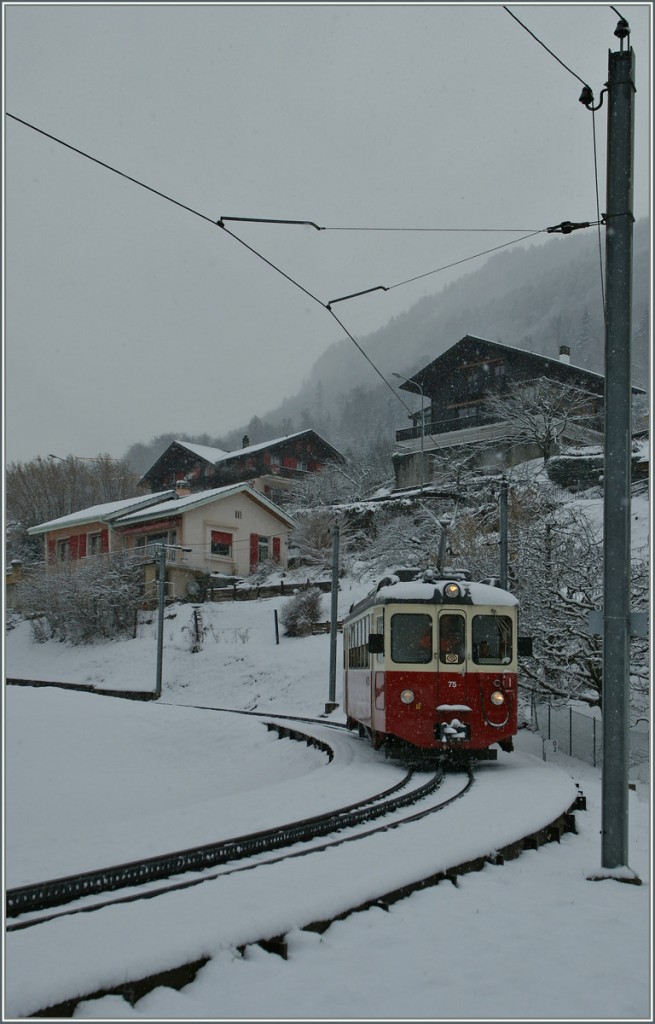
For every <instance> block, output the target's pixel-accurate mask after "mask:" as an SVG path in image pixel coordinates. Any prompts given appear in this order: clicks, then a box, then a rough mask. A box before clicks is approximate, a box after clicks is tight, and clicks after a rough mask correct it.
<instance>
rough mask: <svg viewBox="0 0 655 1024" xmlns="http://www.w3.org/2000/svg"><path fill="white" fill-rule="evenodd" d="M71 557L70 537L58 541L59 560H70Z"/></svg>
mask: <svg viewBox="0 0 655 1024" xmlns="http://www.w3.org/2000/svg"><path fill="white" fill-rule="evenodd" d="M70 558H71V542H70V538H68V537H67V538H66V540H58V541H57V561H58V562H70Z"/></svg>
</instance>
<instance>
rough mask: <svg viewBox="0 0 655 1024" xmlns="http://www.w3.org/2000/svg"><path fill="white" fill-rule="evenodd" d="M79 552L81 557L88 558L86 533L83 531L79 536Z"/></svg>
mask: <svg viewBox="0 0 655 1024" xmlns="http://www.w3.org/2000/svg"><path fill="white" fill-rule="evenodd" d="M78 540H79V545H78V552H79V557H80V558H86V534H85V533H81V534H80V536H79V538H78Z"/></svg>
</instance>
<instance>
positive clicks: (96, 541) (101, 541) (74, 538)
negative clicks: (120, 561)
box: [27, 490, 176, 568]
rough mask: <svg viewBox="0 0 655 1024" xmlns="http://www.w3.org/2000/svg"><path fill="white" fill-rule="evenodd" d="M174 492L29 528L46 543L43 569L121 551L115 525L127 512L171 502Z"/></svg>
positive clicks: (101, 507) (125, 501) (93, 508)
mask: <svg viewBox="0 0 655 1024" xmlns="http://www.w3.org/2000/svg"><path fill="white" fill-rule="evenodd" d="M175 496H176V495H175V491H174V490H169V491H163V492H161V493H160V494H146V495H141V497H138V498H123V499H121V500H120V501H110V502H106V503H104V504H102V505H92V506H90V507H89V508H83V509H80V510H79V511H77V512H72V513H70V514H69V515H67V516H60V517H59V518H57V519H51V520H49V521H48V522H47V523H40V524H39V525H38V526H32V527H30V529H29V530H28V531H27V532H28V534H30V535H31V536H42V537H43V538H44V541H45V560H46V567H47V568H52V567H53V566H55V565H57V564H61V563H66V562H77V561H79V560H81V559H84V558H90V557H91V556H92V555H103V554H106V553H108V552H112V551H117V550H120V549H121V548H122V541H121V539H120V535H119V534H118V532H117V531H116V530H115V529H114V524H115V523H116V521H117V520H118V519H120V517H121V516H123V515H125V514H126V513H127V512H134V511H136V510H138V509H144V508H147V507H148V506H149V505H156V504H159V503H161V502H162V501H166V500H168V499H170V498H174V497H175Z"/></svg>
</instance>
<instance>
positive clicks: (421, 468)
mask: <svg viewBox="0 0 655 1024" xmlns="http://www.w3.org/2000/svg"><path fill="white" fill-rule="evenodd" d="M391 376H392V377H398V378H400V380H404V381H407V383H408V384H413V385H414V387H415V388H418V389H419V391H420V392H421V465H420V474H419V480H420V485H421V494H423V472H424V470H423V456H424V449H425V411H424V407H423V402H424V399H425V395H424V394H423V388H422V387H421V385H420V384H419V383H418V381H415V380H410V379H409V377H404V376H403V374H402V373H392V374H391Z"/></svg>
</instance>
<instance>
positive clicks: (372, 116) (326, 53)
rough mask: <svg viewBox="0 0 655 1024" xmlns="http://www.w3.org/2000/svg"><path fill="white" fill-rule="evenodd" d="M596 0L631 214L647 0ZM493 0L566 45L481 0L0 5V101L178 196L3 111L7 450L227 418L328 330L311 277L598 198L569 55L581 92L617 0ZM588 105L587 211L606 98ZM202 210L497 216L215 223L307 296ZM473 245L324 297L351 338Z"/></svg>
mask: <svg viewBox="0 0 655 1024" xmlns="http://www.w3.org/2000/svg"><path fill="white" fill-rule="evenodd" d="M617 9H618V10H619V11H620V12H621V14H622V15H623V16H624V17H626V18H627V19H628V21H629V23H630V27H631V30H632V32H631V44H632V46H633V48H634V50H635V53H636V68H637V96H636V102H635V111H636V115H635V116H636V147H635V206H634V212H635V216H636V217H637V218H639V217H643V216H646V215H647V214H648V199H649V193H650V160H649V153H650V137H649V131H650V128H649V126H650V111H649V104H650V94H651V82H650V72H651V57H652V54H651V27H650V15H651V4H649V3H648V4H633V3H628V4H625V3H624V4H618V5H617ZM510 10H511V11H512V12H513V13H514V14H515V15H516V16H517V17H518V18H520V19H521V21H522V22H524V24H525V25H526V26H527V27H528V28H529V29H530V30H531V31H532V32H533V33H534V34H535V35H536V36H538V37H539V39H541V40H542V42H543V43H544V44H545V45H546V46H548V47H549V49H550V50H552V51H553V53H554V54H555V55H556V57H558V58H559V60H560V61H562V62H563V63H564V64H565V65H567V68H568V69H569V70H567V68H565V67H563V66H562V64H560V63H558V61H557V60H556V59H555V57H554V56H552V55H551V54H549V53H548V52H547V51H546V50H545V49H544V48H543V47H542V46H540V45H539V44H538V43H537V42H536V41H535V40H534V39H533V38H532V37H531V36H530V35H529V34H528V32H526V31H525V29H524V28H522V27H521V25H519V24H518V23H517V22H516V21H515V20H514V18H512V17H511V16H510V15H509V14H508V13H507V11H505V10H504V9H503V7H502V6H501V5H499V4H482V5H474V4H463V5H442V4H421V5H413V4H400V5H383V4H369V5H357V4H347V5H333V4H298V5H296V4H293V5H278V4H266V5H264V6H261V5H255V4H244V5H223V4H207V5H193V6H192V5H185V4H181V5H170V6H169V5H164V4H161V5H160V4H151V5H138V4H128V5H122V6H121V5H112V4H105V5H100V4H89V5H84V4H75V5H68V6H66V5H59V4H54V3H53V4H45V5H37V4H29V3H27V4H12V3H7V4H5V5H4V7H3V16H4V20H5V25H4V29H5V32H4V45H5V54H4V56H5V79H6V80H5V109H6V111H7V112H9V113H11V114H12V115H14V116H15V117H17V118H21V119H23V120H25V121H27V122H30V124H32V125H34V126H36V127H38V128H39V129H41V130H42V131H44V132H47V133H49V134H50V135H53V136H56V137H58V138H59V139H61V140H63V141H65V142H66V143H68V144H69V145H70V146H74V147H76V148H78V149H80V150H83V151H85V152H86V153H88V154H89V155H91V156H93V157H95V158H96V159H97V160H100V161H103V162H104V163H106V164H110V165H112V166H113V167H115V168H117V169H119V170H120V171H122V172H124V173H125V174H127V175H130V176H131V177H133V178H136V179H139V180H140V181H142V182H143V183H145V184H147V185H148V186H150V187H151V188H152V189H156V190H157V191H159V192H162V193H164V194H165V195H167V196H169V197H170V198H171V199H174V200H176V202H177V203H180V204H183V205H184V206H186V207H189V208H190V210H187V209H183V208H182V207H181V206H177V205H174V204H173V203H171V202H168V201H166V200H165V199H163V198H161V197H160V196H158V195H155V194H154V193H152V192H149V191H147V190H145V189H144V188H141V187H139V186H137V185H136V184H133V183H132V182H130V181H127V180H126V179H125V178H122V177H119V176H118V175H117V174H114V173H112V172H111V171H109V170H107V169H105V168H104V167H102V166H100V165H99V164H98V163H94V162H92V161H90V160H88V159H85V158H83V157H82V156H80V155H78V154H77V153H75V152H72V151H71V150H70V149H67V148H65V147H63V146H62V145H60V144H58V143H57V142H55V141H52V140H51V139H49V138H46V137H44V136H43V135H42V134H39V133H37V132H35V131H34V130H33V129H31V128H29V127H26V126H25V125H23V124H21V123H18V122H17V121H15V120H13V119H11V118H7V119H6V121H5V145H6V157H5V167H4V171H5V235H4V242H5V261H6V278H5V288H6V307H5V309H6V313H5V323H4V356H5V373H6V378H5V398H6V414H5V415H6V450H5V457H6V461H7V462H11V461H13V460H21V461H22V460H27V459H30V458H33V457H34V456H37V455H47V454H48V453H50V452H52V453H55V454H58V455H60V456H62V457H63V456H66V455H68V454H74V455H78V456H81V457H90V456H94V455H97V454H98V453H99V452H107V453H109V454H110V455H112V456H114V457H119V456H122V455H123V454H124V453H125V451H126V450H127V448H128V447H129V445H130V444H132V443H135V442H138V441H149V440H150V439H151V438H152V437H154V436H155V435H157V434H160V433H163V432H165V431H172V432H178V433H182V432H184V433H189V434H191V433H198V432H207V433H209V434H210V435H212V436H217V435H220V434H221V433H226V432H228V431H230V430H232V429H234V428H237V427H241V426H243V425H245V424H247V422H248V420H249V419H250V418H251V417H252V416H254V415H260V416H264V415H265V414H266V413H267V412H268V411H270V410H272V409H274V408H275V407H276V406H277V405H278V404H279V402H280V401H281V400H282V399H283V398H286V397H289V396H291V395H293V394H295V393H296V391H297V390H298V388H299V387H300V385H301V383H302V381H303V379H304V378H306V377H307V375H308V373H309V371H310V369H311V367H312V365H313V363H314V362H315V360H316V359H317V358H318V356H319V355H321V354H322V353H323V352H324V351H325V349H326V348H327V347H328V346H329V345H330V344H331V343H332V342H334V341H339V340H341V339H342V338H343V336H344V335H343V333H342V331H341V329H340V327H339V324H338V323H337V322H336V321H335V320H334V318H333V317H332V316H331V315H330V313H329V312H328V311H327V310H326V309H325V308H323V307H322V305H321V303H323V304H326V303H327V302H328V301H330V300H331V299H334V298H337V297H340V296H343V295H347V294H351V293H353V292H356V291H361V290H364V289H368V288H373V287H375V286H377V285H385V286H387V287H389V286H392V285H397V284H398V285H400V283H401V282H404V281H406V280H408V279H409V278H413V277H416V276H419V275H422V274H426V273H427V272H429V271H432V270H434V269H436V268H439V267H441V266H443V265H445V264H448V263H452V262H455V261H457V260H462V259H464V258H465V257H467V256H471V255H473V254H475V253H478V252H481V251H482V250H484V249H489V248H491V247H493V246H495V245H501V244H503V243H505V242H508V241H510V240H512V239H513V238H520V237H521V235H524V234H527V233H528V232H530V231H533V230H534V231H536V230H539V229H543V228H545V227H547V226H550V225H553V224H558V223H560V222H561V221H563V220H573V221H582V220H595V219H596V211H597V208H596V195H595V177H594V152H593V122H594V118H592V115H591V114H590V113H589V112H588V111H587V110H586V109H585V108H584V107H583V106H582V105H581V104H580V103H579V101H578V97H579V95H580V92H581V88H582V85H581V83H580V81H579V80H578V79H577V78H576V77H575V76H578V77H579V78H580V79H582V80H583V81H584V82H587V83H588V84H589V85H590V86H591V87H592V89H593V91H594V95H595V97H596V101H598V98H599V96H600V92H601V89H602V88H603V86H604V85H605V83H606V81H607V60H608V52H609V51H610V50H618V49H619V48H620V44H619V41H618V39H617V38H616V37H615V36H614V29H615V27H616V24H617V15H616V14H615V13H614V11H613V10H612V9H611V8H610V6H609V5H600V4H583V5H574V4H570V3H565V4H560V5H558V4H535V5H531V4H519V5H516V6H514V5H511V6H510ZM595 126H596V138H597V144H598V170H599V183H600V200H599V201H600V209H601V211H603V210H604V209H605V140H606V133H607V132H606V130H607V104H606V103H604V104H603V107H602V108H601V109H600V110H599V111H598V112H597V114H596V116H595ZM192 211H194V212H192ZM198 214H199V215H200V216H198ZM221 216H224V217H225V216H242V217H264V218H276V217H277V218H284V219H299V220H305V219H306V220H310V221H314V222H315V223H317V224H319V225H321V226H324V227H329V228H354V227H369V228H372V227H375V228H381V227H387V228H388V227H394V228H428V227H429V228H435V227H439V228H467V229H468V228H470V229H482V228H484V229H490V228H494V229H516V234H515V235H513V234H508V233H489V232H484V233H483V232H481V231H477V232H473V231H471V232H466V233H461V232H441V233H437V232H425V231H422V232H409V231H403V232H399V231H393V232H391V231H389V232H378V231H375V232H371V231H368V232H354V231H321V232H318V231H316V230H315V229H313V228H311V227H288V226H287V227H282V226H270V225H243V224H236V223H232V222H229V223H228V222H225V224H226V227H228V228H229V229H230V230H231V231H233V232H234V233H235V234H238V235H239V236H240V237H241V238H242V239H244V240H245V241H247V243H248V244H249V245H251V246H253V247H254V248H256V249H257V250H258V251H259V252H261V253H262V254H263V255H265V256H266V258H267V259H269V260H270V261H271V262H273V263H275V264H276V265H277V266H279V267H280V268H281V269H283V270H284V271H285V273H286V274H288V275H290V276H291V277H292V278H294V279H295V280H296V281H297V282H298V283H299V284H301V285H302V286H303V288H305V289H306V290H307V291H308V292H309V293H311V295H308V294H306V293H305V292H303V291H302V290H300V289H299V288H297V287H295V286H294V285H293V284H291V283H290V282H289V281H288V280H286V279H285V278H284V277H282V276H280V275H279V274H278V273H276V272H275V271H274V270H273V269H271V268H270V267H269V266H268V265H266V264H265V263H264V262H262V261H261V260H260V259H258V258H257V257H256V256H255V255H253V254H252V253H251V252H249V251H248V250H247V249H245V248H244V247H243V246H242V245H240V244H239V243H238V242H237V241H235V240H234V239H233V238H231V237H230V236H229V235H228V234H226V232H224V231H222V230H221V229H220V228H219V227H217V226H215V224H213V223H212V222H213V221H216V220H217V219H218V218H219V217H221ZM541 237H544V236H541ZM523 244H524V245H529V244H534V242H533V240H531V241H530V242H524V243H523ZM481 263H482V261H481V260H476V261H474V262H469V263H465V264H463V265H462V266H460V267H458V268H455V269H453V270H452V271H446V272H441V273H437V274H432V275H430V276H428V277H423V278H421V279H420V280H418V281H414V282H412V283H409V284H403V285H402V286H399V287H393V288H392V289H391V290H390V291H388V292H383V291H377V292H372V293H371V294H370V295H367V296H361V297H359V298H356V299H351V300H350V301H348V302H344V303H341V304H339V305H338V306H335V307H334V311H335V313H337V314H338V316H339V318H340V319H341V320H342V321H343V323H344V324H345V326H346V327H347V328H348V330H349V331H351V332H352V333H353V334H354V335H355V337H356V338H358V340H359V339H365V338H366V335H367V334H368V333H370V332H371V331H373V330H374V329H376V328H378V327H380V326H382V325H383V324H385V323H386V322H388V320H389V319H390V318H391V317H392V316H395V315H397V314H398V313H400V312H402V311H403V310H405V309H407V308H409V307H410V306H411V305H413V304H414V303H415V302H416V301H417V300H418V299H419V298H421V297H422V296H423V295H426V294H433V293H435V292H438V291H440V290H441V289H442V288H443V287H444V285H445V284H447V283H448V281H450V280H452V279H453V278H454V277H455V276H458V275H460V274H462V273H464V272H468V271H470V270H473V269H475V268H476V267H478V266H480V265H481ZM316 300H318V301H316ZM457 340H458V339H457V338H453V343H454V342H455V341H457ZM402 344H403V341H402V338H399V365H404V363H403V361H402ZM377 380H378V379H377V378H376V377H375V375H374V373H373V371H372V370H371V383H372V384H374V383H376V382H377Z"/></svg>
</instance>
